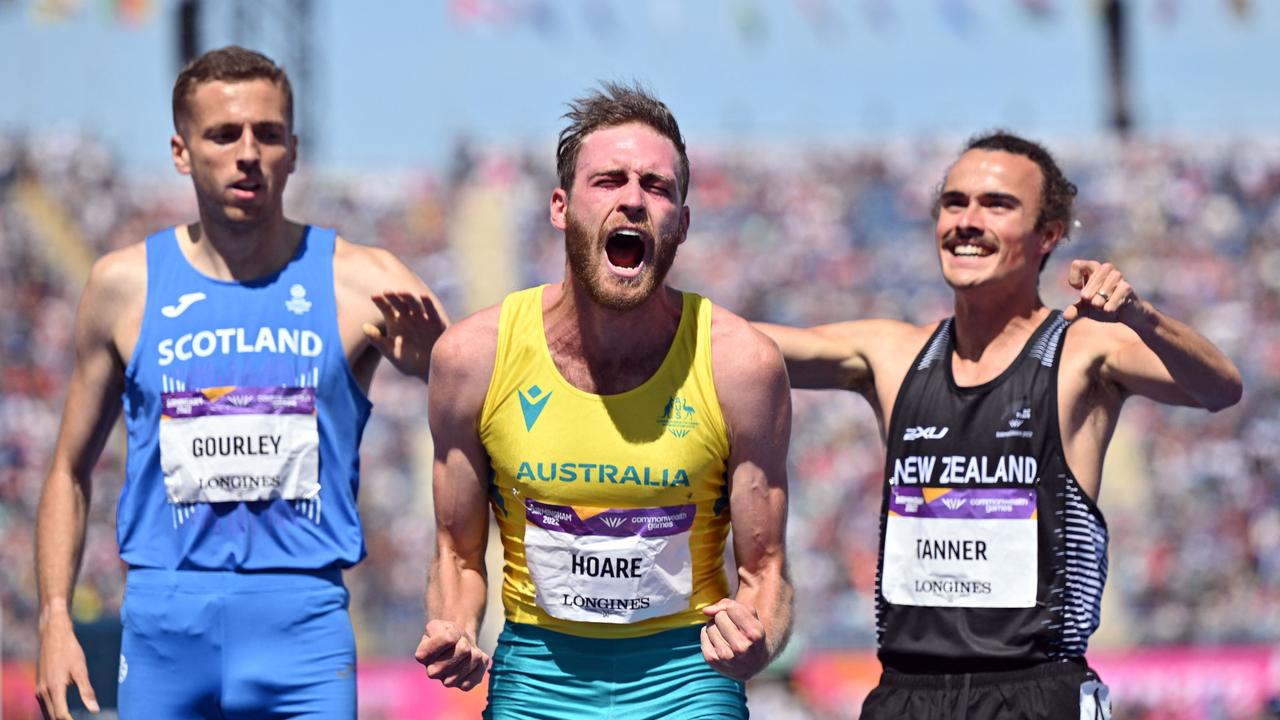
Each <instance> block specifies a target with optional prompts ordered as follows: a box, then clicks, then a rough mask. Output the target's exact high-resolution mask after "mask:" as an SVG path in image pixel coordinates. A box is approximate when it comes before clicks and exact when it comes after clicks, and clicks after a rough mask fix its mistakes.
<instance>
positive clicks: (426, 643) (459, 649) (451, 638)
mask: <svg viewBox="0 0 1280 720" xmlns="http://www.w3.org/2000/svg"><path fill="white" fill-rule="evenodd" d="M413 657H414V659H416V660H417V661H418V662H420V663H422V664H423V665H425V666H427V677H429V678H431V679H432V680H439V681H440V682H441V683H442V684H443V685H444V686H445V687H456V688H461V689H462V690H464V691H465V690H470V689H471V688H473V687H475V686H476V685H479V684H480V680H482V679H483V678H484V673H485V671H486V670H488V669H489V665H490V664H491V662H490V660H489V656H488V655H487V654H485V652H484V651H483V650H481V649H480V648H478V647H476V646H475V643H474V642H473V641H472V640H471V638H469V637H467V635H466V634H465V633H463V632H462V631H461V630H459V629H458V626H457V625H454V624H453V623H451V622H447V621H444V620H432V621H430V622H428V623H427V629H426V631H425V632H423V633H422V642H420V643H418V649H417V651H416V652H414V653H413Z"/></svg>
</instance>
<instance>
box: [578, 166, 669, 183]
mask: <svg viewBox="0 0 1280 720" xmlns="http://www.w3.org/2000/svg"><path fill="white" fill-rule="evenodd" d="M626 174H627V171H626V170H625V169H623V168H620V167H610V168H603V169H600V170H597V171H595V172H593V173H591V175H590V176H589V177H590V178H593V179H594V178H598V177H610V176H614V175H626ZM646 180H648V181H653V180H659V181H661V182H666V183H673V184H674V183H675V181H676V179H675V178H674V177H672V176H670V175H667V174H665V173H660V172H657V171H654V170H646V171H645V172H642V173H640V181H641V182H644V181H646Z"/></svg>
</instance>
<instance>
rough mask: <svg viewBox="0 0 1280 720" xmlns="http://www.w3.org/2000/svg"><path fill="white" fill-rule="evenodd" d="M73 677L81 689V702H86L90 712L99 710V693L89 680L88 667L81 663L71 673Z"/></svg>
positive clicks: (85, 704)
mask: <svg viewBox="0 0 1280 720" xmlns="http://www.w3.org/2000/svg"><path fill="white" fill-rule="evenodd" d="M71 677H72V679H73V680H74V681H75V684H76V687H77V688H78V689H79V690H80V702H82V703H84V706H85V707H86V708H88V709H89V712H92V713H96V712H98V694H97V693H95V692H94V691H93V685H92V684H91V683H90V682H89V670H88V668H86V667H85V666H83V665H81V666H80V667H78V668H76V669H75V671H74V672H72V673H71Z"/></svg>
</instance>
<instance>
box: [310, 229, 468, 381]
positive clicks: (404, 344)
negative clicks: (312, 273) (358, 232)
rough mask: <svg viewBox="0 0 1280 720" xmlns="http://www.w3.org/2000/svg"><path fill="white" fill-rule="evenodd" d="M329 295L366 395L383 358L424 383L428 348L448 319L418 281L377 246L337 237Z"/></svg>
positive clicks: (431, 294) (350, 359) (429, 356)
mask: <svg viewBox="0 0 1280 720" xmlns="http://www.w3.org/2000/svg"><path fill="white" fill-rule="evenodd" d="M334 292H335V294H336V297H337V302H338V327H339V329H340V332H341V334H342V342H343V346H344V349H345V350H346V354H347V360H348V362H349V363H350V364H351V368H352V372H353V373H354V374H355V376H356V379H357V380H358V381H359V382H360V385H361V386H362V387H363V388H364V389H365V390H366V391H367V390H368V389H369V384H370V383H371V382H372V380H373V372H374V370H375V369H376V368H377V366H378V361H379V360H380V359H381V358H383V357H385V358H387V360H388V361H390V362H391V364H392V365H393V366H394V367H395V368H396V369H397V370H399V371H400V372H402V373H404V374H405V375H409V376H411V377H420V378H422V379H423V380H426V378H427V373H428V370H429V368H430V363H431V349H432V347H433V346H434V345H435V343H436V340H438V339H439V337H440V334H441V333H443V332H444V330H445V328H446V327H448V325H449V318H448V315H447V314H445V312H444V308H443V306H441V304H440V300H439V299H438V298H436V296H435V294H434V293H432V292H431V289H430V288H428V287H427V285H426V283H424V282H423V281H422V279H421V278H419V277H418V276H417V275H416V274H414V272H413V271H412V270H410V269H409V268H408V267H407V266H405V264H404V263H403V262H401V261H400V260H399V259H398V258H396V256H395V255H393V254H391V253H390V252H388V251H386V250H383V249H382V248H375V247H369V246H367V245H358V244H355V243H351V242H347V241H346V240H343V239H342V238H338V241H337V244H336V245H335V248H334Z"/></svg>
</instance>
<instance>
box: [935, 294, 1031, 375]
mask: <svg viewBox="0 0 1280 720" xmlns="http://www.w3.org/2000/svg"><path fill="white" fill-rule="evenodd" d="M955 297H956V306H955V312H956V321H955V342H956V354H957V355H958V356H959V357H960V358H961V359H963V360H973V361H977V360H981V359H982V356H983V354H984V352H985V351H986V350H987V349H988V348H989V347H991V346H992V345H994V344H997V343H999V342H1000V341H1001V340H1004V339H1009V340H1013V341H1015V342H1021V341H1022V340H1024V339H1025V337H1026V334H1027V333H1028V332H1030V331H1032V330H1034V329H1035V327H1036V326H1037V325H1039V324H1040V322H1042V321H1043V320H1044V317H1045V314H1046V313H1047V312H1048V311H1047V309H1046V308H1045V306H1044V303H1043V302H1041V300H1040V295H1039V293H1038V292H1036V289H1035V288H1034V287H1032V288H1017V289H1016V290H1015V291H1013V292H999V291H996V290H995V289H994V288H981V289H979V288H972V289H957V290H956V293H955Z"/></svg>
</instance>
